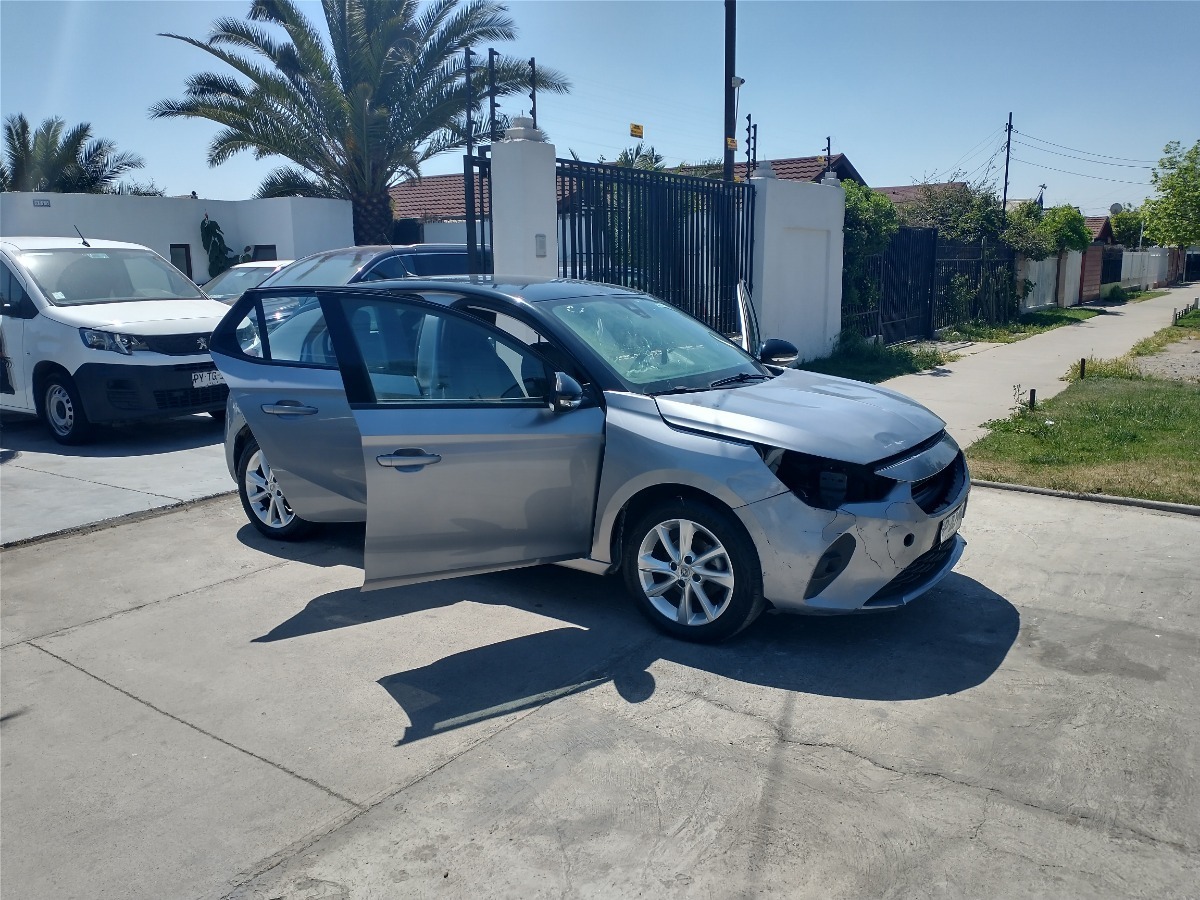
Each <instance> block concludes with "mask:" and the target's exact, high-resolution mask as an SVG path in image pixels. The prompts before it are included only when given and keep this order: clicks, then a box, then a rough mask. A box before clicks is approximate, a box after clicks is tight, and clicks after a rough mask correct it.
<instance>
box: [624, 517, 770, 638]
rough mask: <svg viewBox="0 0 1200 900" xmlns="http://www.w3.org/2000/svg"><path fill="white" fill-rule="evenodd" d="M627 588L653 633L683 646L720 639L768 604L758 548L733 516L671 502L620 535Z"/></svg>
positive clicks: (754, 616)
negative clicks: (660, 632)
mask: <svg viewBox="0 0 1200 900" xmlns="http://www.w3.org/2000/svg"><path fill="white" fill-rule="evenodd" d="M626 533H627V535H628V543H627V544H626V545H625V552H624V553H623V554H622V559H623V560H624V561H623V563H622V574H623V575H624V578H625V587H626V589H627V590H628V591H629V593H630V594H632V595H633V598H634V600H635V601H636V603H637V605H638V607H639V608H640V609H641V610H642V612H643V613H645V615H646V616H647V617H648V618H649V619H650V621H651V622H653V623H654V624H655V625H656V626H658V628H660V629H662V630H663V631H665V632H667V633H668V634H671V635H674V636H675V637H678V638H683V639H684V640H686V641H699V642H705V643H707V642H712V641H721V640H724V639H725V638H728V637H732V636H733V635H735V634H737V633H738V632H739V631H741V630H742V629H743V628H745V627H746V626H747V625H749V624H750V623H751V622H753V621H754V620H755V619H757V618H758V616H759V614H760V613H761V612H762V611H763V609H764V608H765V607H766V601H765V600H764V599H763V586H762V568H761V565H760V563H759V560H758V551H757V550H756V548H755V546H754V542H753V541H752V540H751V539H750V536H749V535H748V534H746V530H745V529H744V528H743V527H742V524H741V523H740V522H739V521H737V519H736V518H734V516H733V514H732V513H729V512H726V511H724V510H722V509H718V508H717V507H715V506H713V505H710V504H708V503H703V502H700V501H695V500H684V499H683V498H679V499H676V500H674V501H671V502H669V503H661V504H657V505H655V506H654V507H652V508H651V509H649V510H647V511H646V512H645V513H644V514H643V515H641V516H639V517H638V519H637V520H636V521H635V522H634V523H633V526H632V527H631V528H630V529H629V530H628V531H627V532H626Z"/></svg>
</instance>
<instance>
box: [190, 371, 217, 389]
mask: <svg viewBox="0 0 1200 900" xmlns="http://www.w3.org/2000/svg"><path fill="white" fill-rule="evenodd" d="M224 383H225V376H224V375H222V374H221V373H220V372H218V371H217V370H216V369H212V370H210V371H208V372H193V373H192V387H194V388H206V387H213V386H214V385H218V384H224Z"/></svg>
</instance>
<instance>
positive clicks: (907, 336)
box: [879, 228, 937, 344]
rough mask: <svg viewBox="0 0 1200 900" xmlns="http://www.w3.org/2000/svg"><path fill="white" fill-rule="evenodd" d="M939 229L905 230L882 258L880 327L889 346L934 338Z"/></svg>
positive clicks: (899, 233)
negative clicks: (934, 284)
mask: <svg viewBox="0 0 1200 900" xmlns="http://www.w3.org/2000/svg"><path fill="white" fill-rule="evenodd" d="M936 254H937V229H936V228H901V229H900V230H899V231H897V232H896V235H895V237H893V238H892V242H891V243H890V244H889V245H888V248H887V250H885V251H884V252H883V254H882V260H881V263H880V277H879V288H880V293H879V326H880V332H879V333H880V334H882V335H883V342H884V343H885V344H898V343H900V342H901V341H911V340H916V339H918V338H931V337H933V268H934V261H935V259H936Z"/></svg>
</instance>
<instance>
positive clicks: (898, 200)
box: [873, 181, 967, 206]
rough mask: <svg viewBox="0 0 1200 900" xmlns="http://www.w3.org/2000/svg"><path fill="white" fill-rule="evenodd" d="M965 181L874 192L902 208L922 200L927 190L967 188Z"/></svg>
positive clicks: (891, 188)
mask: <svg viewBox="0 0 1200 900" xmlns="http://www.w3.org/2000/svg"><path fill="white" fill-rule="evenodd" d="M966 186H967V184H966V182H965V181H947V182H943V183H941V184H929V185H926V184H901V185H897V186H895V187H877V188H873V190H875V191H877V192H878V193H880V194H885V195H886V196H887V198H888V199H889V200H891V201H892V203H894V204H895V205H896V206H902V205H903V204H905V203H912V202H913V201H914V200H919V199H920V198H921V193H922V192H923V191H924V190H925V189H926V188H931V189H937V188H941V187H947V188H949V187H953V188H965V187H966Z"/></svg>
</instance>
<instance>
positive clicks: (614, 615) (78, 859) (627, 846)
mask: <svg viewBox="0 0 1200 900" xmlns="http://www.w3.org/2000/svg"><path fill="white" fill-rule="evenodd" d="M963 533H964V535H965V536H966V538H967V540H968V542H969V546H968V548H967V552H966V554H965V556H964V558H963V560H962V562H961V563H960V564H959V567H958V569H957V571H956V573H955V574H954V575H952V576H951V577H950V578H949V579H947V580H946V581H945V582H944V583H943V584H942V585H941V586H940V587H939V588H938V589H937V590H935V591H934V592H931V593H930V594H929V595H927V596H926V597H924V598H922V599H920V600H918V601H917V602H915V603H913V604H912V605H911V606H909V607H908V608H906V609H903V610H899V611H895V612H889V613H884V614H878V615H873V616H861V617H850V618H815V619H814V618H792V617H781V616H775V615H769V616H765V617H764V618H763V619H761V620H760V621H759V622H758V623H756V624H755V626H754V627H753V628H751V629H750V630H749V631H748V632H747V633H746V634H745V635H744V637H742V638H741V639H739V640H737V641H734V642H731V643H729V644H726V645H722V646H720V647H694V646H690V645H686V644H681V643H678V642H674V641H671V640H668V639H666V638H663V637H660V636H658V635H657V634H655V633H654V632H653V631H651V630H650V629H649V627H648V625H647V624H646V623H645V622H644V621H643V620H642V619H641V617H640V616H638V615H637V614H636V612H635V611H634V610H633V608H632V606H631V605H630V604H629V603H628V602H626V601H625V600H624V598H623V597H622V595H621V589H620V585H619V584H618V583H617V582H616V581H615V580H613V579H601V578H596V577H593V576H588V575H584V574H582V573H577V572H571V571H567V570H563V569H557V568H542V569H529V570H523V571H518V572H510V573H504V574H499V575H491V576H480V577H475V578H468V579H458V580H451V581H445V582H437V583H434V584H430V585H421V586H416V587H410V588H397V589H392V590H388V591H380V592H373V593H371V594H361V593H359V591H358V589H357V588H358V585H359V584H361V580H362V572H361V560H362V555H361V554H362V550H361V543H362V534H363V532H362V529H361V527H360V528H343V529H333V530H328V531H326V532H325V533H324V535H323V537H322V538H321V539H319V540H317V541H315V542H313V543H306V544H299V545H284V544H274V543H270V542H268V541H265V540H264V539H263V538H261V537H260V536H259V535H258V534H257V532H255V531H253V529H251V528H250V526H248V525H246V524H245V523H244V519H243V517H242V513H241V510H240V507H239V506H238V504H237V501H236V499H234V498H228V497H227V498H220V499H218V500H213V501H207V502H204V503H201V504H198V505H196V506H192V507H189V508H186V509H184V510H179V511H174V512H170V513H167V514H164V515H161V516H158V517H156V518H153V519H151V520H146V521H141V522H135V523H130V524H125V525H120V526H118V527H114V528H108V529H103V530H98V531H94V532H91V533H86V534H78V535H72V536H67V537H63V538H58V539H53V540H48V541H43V542H39V543H35V544H30V545H28V546H23V547H17V548H14V549H10V550H6V551H4V552H3V554H2V555H0V563H2V565H3V571H4V585H3V587H4V604H3V608H2V610H0V612H2V617H0V639H2V642H3V645H4V647H3V649H2V650H0V659H2V663H3V672H4V685H3V687H4V690H3V697H2V708H0V729H2V732H0V765H2V771H3V780H2V782H0V791H2V797H0V802H2V803H3V810H4V815H3V818H2V819H0V844H2V846H0V851H2V855H3V860H4V892H5V896H9V895H11V896H13V897H22V898H28V900H41V898H54V900H69V898H88V900H93V898H107V897H114V898H116V897H119V898H131V900H137V898H154V900H158V898H162V897H171V898H186V897H196V898H213V897H219V896H231V897H237V898H255V900H266V898H288V900H317V898H321V900H329V898H347V900H348V898H375V897H378V898H391V897H424V896H435V895H436V896H443V897H471V898H475V897H517V896H520V897H614V898H615V897H622V898H623V897H636V896H645V897H694V896H711V897H743V896H744V897H788V898H805V897H814V898H817V897H819V898H829V897H855V896H911V895H930V894H936V895H939V896H968V895H978V894H979V893H980V892H981V891H984V892H986V893H987V894H988V895H989V896H994V897H1001V898H1002V897H1028V896H1089V897H1101V898H1102V897H1155V898H1176V897H1179V898H1182V897H1187V896H1194V893H1195V884H1196V875H1197V866H1198V862H1197V861H1198V859H1200V819H1198V818H1197V816H1196V810H1197V809H1198V808H1200V785H1198V784H1197V781H1196V778H1195V777H1194V776H1195V772H1194V763H1195V759H1196V754H1197V751H1198V748H1200V719H1198V718H1197V716H1196V715H1195V709H1194V708H1195V699H1194V698H1195V697H1196V696H1197V695H1198V694H1200V616H1198V615H1197V612H1196V610H1197V605H1198V603H1200V583H1198V582H1197V581H1196V579H1195V571H1194V554H1191V553H1189V552H1188V551H1187V549H1186V548H1188V547H1194V546H1195V545H1196V544H1197V542H1200V519H1195V518H1192V517H1185V516H1178V515H1170V514H1162V513H1155V512H1149V511H1146V510H1140V509H1123V508H1114V507H1107V506H1103V505H1100V504H1088V503H1078V502H1075V501H1069V500H1057V499H1050V498H1042V497H1031V496H1025V495H1014V494H1011V493H1006V492H998V491H988V490H980V489H977V490H976V491H975V492H974V493H973V495H972V500H971V508H970V511H969V513H968V516H967V520H966V522H965V524H964V528H963Z"/></svg>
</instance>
